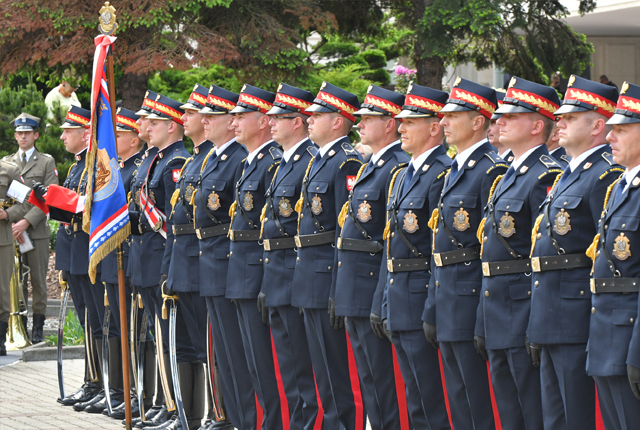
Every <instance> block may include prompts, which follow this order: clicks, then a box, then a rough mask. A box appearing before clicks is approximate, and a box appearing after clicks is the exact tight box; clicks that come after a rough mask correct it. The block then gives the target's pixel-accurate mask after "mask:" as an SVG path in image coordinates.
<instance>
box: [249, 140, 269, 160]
mask: <svg viewBox="0 0 640 430" xmlns="http://www.w3.org/2000/svg"><path fill="white" fill-rule="evenodd" d="M271 142H273V139H269V140H267V141H266V142H265V143H263V144H262V145H260V146H259V147H258V149H256V150H254V151H253V152H252V153H251V154H249V156H248V157H247V163H249V164H251V163H252V162H253V159H254V158H256V155H258V152H260V151H261V150H262V148H264V147H265V146H267V145H268V144H270V143H271Z"/></svg>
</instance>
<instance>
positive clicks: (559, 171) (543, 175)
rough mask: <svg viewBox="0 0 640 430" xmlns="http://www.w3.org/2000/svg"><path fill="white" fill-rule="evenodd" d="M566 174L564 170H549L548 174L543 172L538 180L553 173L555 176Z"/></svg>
mask: <svg viewBox="0 0 640 430" xmlns="http://www.w3.org/2000/svg"><path fill="white" fill-rule="evenodd" d="M563 172H564V170H562V169H549V170H547V171H546V172H543V173H542V174H541V175H540V176H538V180H540V179H542V178H544V177H545V176H547V175H549V174H551V173H555V174H558V173H560V174H562V173H563Z"/></svg>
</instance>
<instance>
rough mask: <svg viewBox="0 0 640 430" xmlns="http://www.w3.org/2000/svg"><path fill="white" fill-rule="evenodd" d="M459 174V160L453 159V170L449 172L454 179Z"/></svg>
mask: <svg viewBox="0 0 640 430" xmlns="http://www.w3.org/2000/svg"><path fill="white" fill-rule="evenodd" d="M457 174H458V160H453V163H451V172H449V177H450V178H451V180H453V179H454V178H455V177H456V175H457Z"/></svg>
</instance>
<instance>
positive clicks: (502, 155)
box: [500, 148, 511, 160]
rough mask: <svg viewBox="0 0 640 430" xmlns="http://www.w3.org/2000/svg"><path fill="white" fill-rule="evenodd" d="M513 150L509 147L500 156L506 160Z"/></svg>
mask: <svg viewBox="0 0 640 430" xmlns="http://www.w3.org/2000/svg"><path fill="white" fill-rule="evenodd" d="M510 152H511V150H510V149H509V148H507V150H506V151H504V152H503V153H502V154H500V158H502V159H503V160H506V158H505V157H506V156H507V155H508V154H509V153H510Z"/></svg>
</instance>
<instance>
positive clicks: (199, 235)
mask: <svg viewBox="0 0 640 430" xmlns="http://www.w3.org/2000/svg"><path fill="white" fill-rule="evenodd" d="M196 236H197V237H198V239H199V240H202V235H201V234H200V229H199V228H196Z"/></svg>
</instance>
